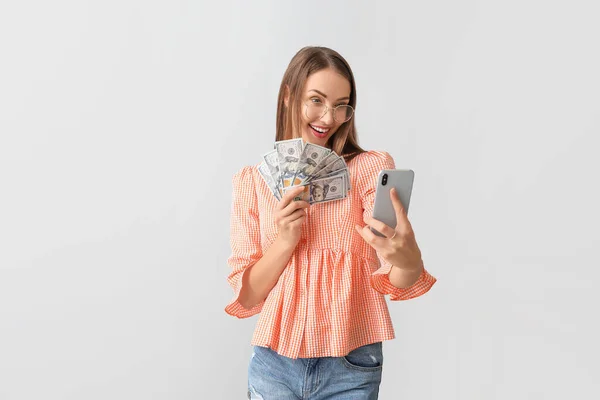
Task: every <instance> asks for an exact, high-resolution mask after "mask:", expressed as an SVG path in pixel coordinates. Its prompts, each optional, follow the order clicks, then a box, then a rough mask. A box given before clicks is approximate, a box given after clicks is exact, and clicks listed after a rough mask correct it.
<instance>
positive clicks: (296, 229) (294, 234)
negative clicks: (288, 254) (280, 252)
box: [273, 186, 310, 248]
mask: <svg viewBox="0 0 600 400" xmlns="http://www.w3.org/2000/svg"><path fill="white" fill-rule="evenodd" d="M303 190H304V186H298V187H297V188H293V189H290V190H289V191H288V192H287V193H286V194H285V195H284V196H283V197H282V198H281V200H280V201H279V203H278V204H277V206H276V207H275V211H274V212H273V218H274V220H275V224H276V225H277V232H278V236H277V238H278V239H280V240H281V241H283V242H284V243H285V244H287V245H289V246H292V247H294V248H295V247H296V245H297V244H298V242H299V241H300V235H301V234H302V224H303V223H304V220H305V218H306V209H307V208H308V207H310V204H308V202H307V201H304V200H294V197H296V196H298V195H300V193H302V192H303Z"/></svg>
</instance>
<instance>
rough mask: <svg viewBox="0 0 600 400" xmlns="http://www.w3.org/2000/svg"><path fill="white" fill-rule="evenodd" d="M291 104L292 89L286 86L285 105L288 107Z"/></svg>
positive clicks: (284, 93)
mask: <svg viewBox="0 0 600 400" xmlns="http://www.w3.org/2000/svg"><path fill="white" fill-rule="evenodd" d="M289 102H290V87H289V86H288V85H285V89H284V92H283V104H285V106H286V107H287V106H288V103H289Z"/></svg>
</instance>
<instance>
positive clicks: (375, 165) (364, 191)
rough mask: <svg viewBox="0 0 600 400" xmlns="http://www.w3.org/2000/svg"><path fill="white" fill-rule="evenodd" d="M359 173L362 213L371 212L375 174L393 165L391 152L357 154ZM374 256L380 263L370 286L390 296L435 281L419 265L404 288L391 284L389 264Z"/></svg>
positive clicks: (409, 293)
mask: <svg viewBox="0 0 600 400" xmlns="http://www.w3.org/2000/svg"><path fill="white" fill-rule="evenodd" d="M360 161H361V165H360V167H359V168H360V175H359V177H358V184H357V186H358V188H357V189H358V190H360V197H361V201H362V206H363V210H364V211H363V216H372V215H373V207H374V204H375V191H376V189H377V176H378V175H379V172H380V171H381V170H382V169H395V168H396V166H395V163H394V159H393V158H392V156H391V155H390V154H388V153H386V152H383V151H369V152H367V153H364V154H361V159H360ZM377 258H378V259H379V262H380V267H379V268H378V269H377V270H376V271H375V272H374V273H373V274H372V275H371V286H372V287H373V289H375V290H377V291H378V292H380V293H382V294H389V295H390V300H394V301H395V300H408V299H412V298H415V297H418V296H421V295H423V294H425V293H427V291H429V289H431V287H432V286H433V284H434V283H435V282H436V279H435V278H434V277H433V276H432V275H430V274H429V272H427V270H426V269H425V268H423V272H422V273H421V275H420V276H419V278H418V280H417V281H416V282H415V283H414V284H413V285H411V286H409V287H407V288H397V287H396V286H394V285H392V283H391V282H390V278H389V273H390V271H391V269H392V265H391V264H389V263H388V262H387V261H385V260H384V259H383V258H382V257H381V256H380V255H379V254H378V255H377Z"/></svg>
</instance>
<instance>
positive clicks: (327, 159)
mask: <svg viewBox="0 0 600 400" xmlns="http://www.w3.org/2000/svg"><path fill="white" fill-rule="evenodd" d="M337 158H338V155H337V154H336V153H335V152H334V151H332V152H331V153H329V154H327V156H325V158H323V159H322V160H321V162H320V163H319V164H317V167H316V168H315V169H314V170H313V173H312V175H311V177H310V178H309V179H308V181H309V182H310V181H311V180H313V179H316V178H319V177H321V176H323V175H321V174H320V172H321V170H322V169H323V168H325V167H326V166H327V165H329V164H331V163H332V162H334V161H335V160H336V159H337Z"/></svg>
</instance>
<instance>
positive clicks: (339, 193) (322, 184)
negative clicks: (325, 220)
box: [309, 173, 348, 204]
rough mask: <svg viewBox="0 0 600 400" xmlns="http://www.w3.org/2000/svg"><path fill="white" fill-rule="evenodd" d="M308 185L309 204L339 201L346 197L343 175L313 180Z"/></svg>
mask: <svg viewBox="0 0 600 400" xmlns="http://www.w3.org/2000/svg"><path fill="white" fill-rule="evenodd" d="M309 185H310V197H309V203H310V204H314V203H324V202H327V201H333V200H341V199H343V198H344V197H346V196H347V195H348V191H347V190H346V181H345V179H344V175H343V173H341V174H338V175H333V176H330V177H327V178H320V179H315V180H313V181H311V182H310V183H309Z"/></svg>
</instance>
